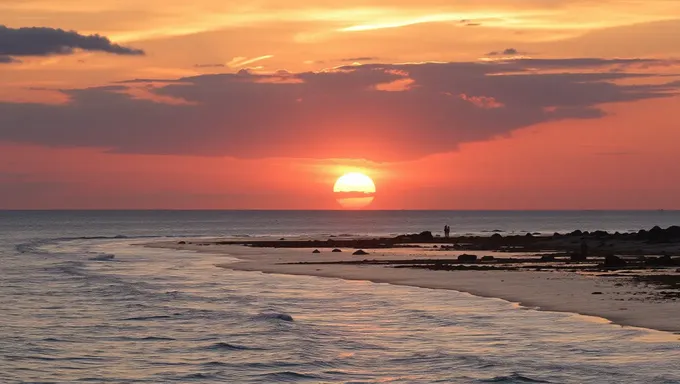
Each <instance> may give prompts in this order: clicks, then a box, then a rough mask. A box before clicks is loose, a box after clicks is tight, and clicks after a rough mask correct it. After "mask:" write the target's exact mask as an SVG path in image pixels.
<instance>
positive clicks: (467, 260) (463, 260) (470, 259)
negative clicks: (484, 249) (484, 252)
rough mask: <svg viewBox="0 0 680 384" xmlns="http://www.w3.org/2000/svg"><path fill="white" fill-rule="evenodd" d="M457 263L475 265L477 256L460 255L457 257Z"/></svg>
mask: <svg viewBox="0 0 680 384" xmlns="http://www.w3.org/2000/svg"><path fill="white" fill-rule="evenodd" d="M458 261H460V262H461V263H475V262H477V255H467V254H464V255H460V256H458Z"/></svg>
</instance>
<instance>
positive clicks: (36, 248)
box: [14, 235, 201, 254]
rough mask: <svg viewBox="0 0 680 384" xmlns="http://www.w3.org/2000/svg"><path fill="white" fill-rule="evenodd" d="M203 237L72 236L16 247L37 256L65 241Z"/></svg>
mask: <svg viewBox="0 0 680 384" xmlns="http://www.w3.org/2000/svg"><path fill="white" fill-rule="evenodd" d="M195 237H201V235H164V236H159V235H136V236H129V235H113V236H71V237H55V238H50V239H36V240H32V241H29V242H25V243H20V244H17V245H15V246H14V248H15V249H16V251H17V252H19V253H35V254H49V253H50V252H46V251H44V250H41V249H40V248H41V247H44V246H46V245H50V244H56V243H60V242H63V241H78V240H122V239H133V240H134V239H166V238H195Z"/></svg>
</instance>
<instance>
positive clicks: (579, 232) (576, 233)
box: [569, 229, 583, 236]
mask: <svg viewBox="0 0 680 384" xmlns="http://www.w3.org/2000/svg"><path fill="white" fill-rule="evenodd" d="M569 235H571V236H583V232H581V230H580V229H577V230H575V231H574V232H572V233H570V234H569Z"/></svg>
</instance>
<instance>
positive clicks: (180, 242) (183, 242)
mask: <svg viewBox="0 0 680 384" xmlns="http://www.w3.org/2000/svg"><path fill="white" fill-rule="evenodd" d="M186 243H187V242H186V241H179V242H177V244H179V245H184V244H186Z"/></svg>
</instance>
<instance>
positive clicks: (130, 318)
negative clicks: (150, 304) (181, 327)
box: [123, 315, 172, 321]
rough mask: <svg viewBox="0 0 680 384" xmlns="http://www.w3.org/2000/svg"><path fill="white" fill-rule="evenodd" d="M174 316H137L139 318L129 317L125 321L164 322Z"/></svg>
mask: <svg viewBox="0 0 680 384" xmlns="http://www.w3.org/2000/svg"><path fill="white" fill-rule="evenodd" d="M171 318H172V316H168V315H155V316H137V317H128V318H125V319H123V321H145V320H164V319H171Z"/></svg>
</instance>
